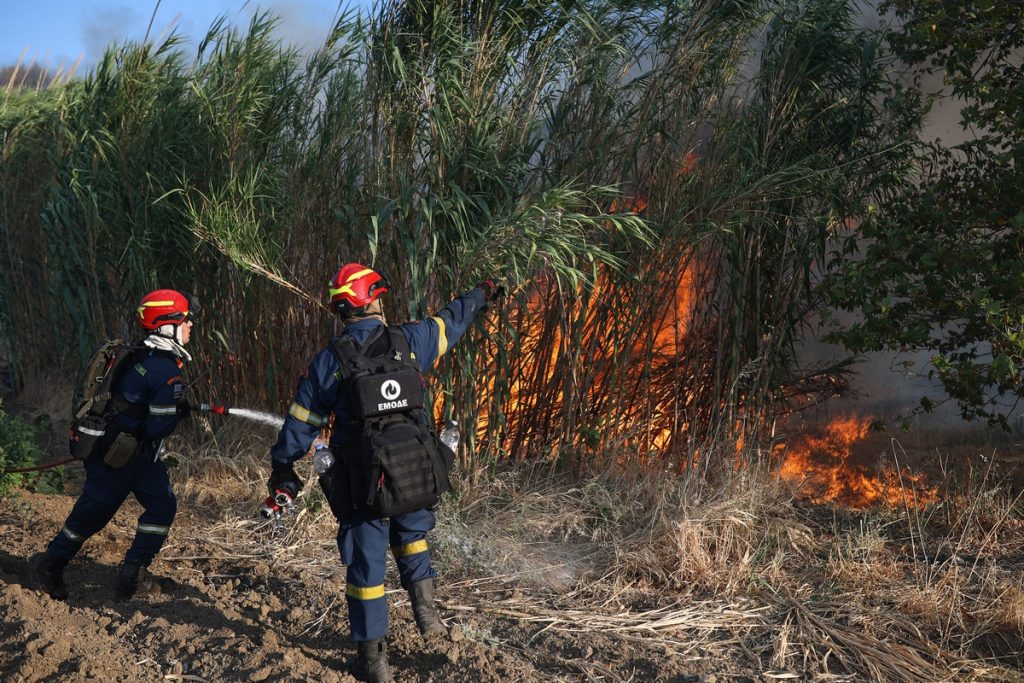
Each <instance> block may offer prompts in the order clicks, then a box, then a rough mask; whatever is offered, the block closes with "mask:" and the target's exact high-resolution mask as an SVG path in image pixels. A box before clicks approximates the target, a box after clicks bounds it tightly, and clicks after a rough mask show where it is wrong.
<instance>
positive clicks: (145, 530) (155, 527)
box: [138, 524, 171, 536]
mask: <svg viewBox="0 0 1024 683" xmlns="http://www.w3.org/2000/svg"><path fill="white" fill-rule="evenodd" d="M170 530H171V527H169V526H160V525H159V524H140V525H139V526H138V531H139V533H140V534H156V535H158V536H166V535H167V532H169V531H170Z"/></svg>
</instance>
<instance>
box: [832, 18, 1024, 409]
mask: <svg viewBox="0 0 1024 683" xmlns="http://www.w3.org/2000/svg"><path fill="white" fill-rule="evenodd" d="M883 9H884V10H888V11H891V12H892V13H893V14H894V15H895V16H896V17H898V18H899V20H900V22H901V28H900V29H899V30H898V31H896V32H894V33H893V34H892V35H891V36H890V40H891V44H892V46H893V48H894V49H895V51H896V54H897V55H899V56H900V58H901V59H902V60H903V61H904V62H905V63H906V64H908V65H909V66H911V67H912V68H913V69H914V70H915V72H916V73H917V80H915V81H914V83H913V85H912V86H911V88H910V89H911V90H912V91H916V94H917V95H918V97H919V101H920V102H921V103H922V108H923V109H924V108H926V107H927V105H928V104H929V103H931V102H933V101H934V100H935V98H936V97H939V96H945V97H949V96H952V97H953V98H956V99H957V100H960V101H962V102H963V103H964V106H963V108H962V110H961V121H960V123H961V125H962V126H963V128H964V130H965V131H966V132H967V133H968V136H969V139H968V140H967V141H966V142H963V143H960V144H957V145H955V146H951V147H947V146H943V145H942V144H941V141H935V142H932V143H922V144H921V145H920V147H919V150H918V152H919V162H920V164H919V168H920V171H919V174H918V176H917V177H916V178H915V179H914V180H913V181H911V182H909V183H907V185H906V186H905V188H904V189H902V190H900V191H899V192H897V193H894V194H893V195H892V196H889V197H887V198H885V199H883V200H882V201H881V203H880V204H879V206H878V207H877V210H876V211H872V212H871V213H870V214H869V216H868V217H867V218H866V220H864V221H863V223H862V224H861V225H860V226H859V227H858V229H857V230H856V232H855V233H854V234H850V235H848V236H847V238H846V239H845V241H843V242H842V243H841V245H840V247H839V248H838V249H837V250H836V251H835V252H834V254H833V256H834V258H833V259H832V261H831V264H830V266H831V268H830V274H829V275H828V277H827V278H826V280H825V287H824V291H826V292H827V293H828V295H829V297H830V298H831V303H832V304H833V305H834V306H835V307H836V308H838V309H841V310H846V311H854V312H857V313H859V314H860V316H861V318H860V321H859V322H857V323H856V324H853V325H847V326H844V327H841V328H836V329H835V330H834V333H833V335H832V340H833V341H840V342H842V343H844V344H845V345H846V346H847V347H848V348H849V349H850V350H851V351H853V352H855V353H862V352H868V351H880V350H891V351H892V350H895V351H919V350H929V351H932V352H933V353H934V355H933V356H932V363H931V368H929V371H928V372H929V375H930V376H933V377H936V376H937V377H938V378H939V379H940V380H941V381H942V383H943V386H944V387H945V389H946V391H947V392H948V394H949V396H950V397H951V398H953V399H955V400H956V401H957V403H958V404H959V406H960V409H961V412H962V414H963V416H964V417H965V418H967V419H972V418H986V419H988V420H989V421H990V422H991V423H1000V424H1002V425H1004V426H1005V425H1006V413H1007V405H1008V401H1013V400H1015V399H1019V397H1020V396H1021V395H1022V388H1024V378H1022V372H1024V304H1022V302H1024V70H1022V48H1024V5H1022V4H1021V3H1015V2H995V1H993V0H984V1H975V2H972V1H968V0H959V1H956V2H948V1H945V0H926V1H925V2H921V1H920V0H892V1H891V2H888V3H886V4H885V5H884V6H883ZM930 74H936V75H941V76H942V83H943V85H944V86H945V90H946V92H945V93H943V94H942V95H939V94H937V93H929V92H927V91H926V89H925V88H924V87H923V86H922V81H923V80H924V78H923V77H925V76H928V75H930ZM932 407H933V406H932V403H931V402H930V401H929V400H928V399H925V398H922V399H921V409H923V410H930V409H931V408H932Z"/></svg>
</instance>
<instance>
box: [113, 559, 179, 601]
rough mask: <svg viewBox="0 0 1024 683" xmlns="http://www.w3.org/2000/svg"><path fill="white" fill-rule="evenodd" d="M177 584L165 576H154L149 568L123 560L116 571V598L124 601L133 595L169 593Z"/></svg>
mask: <svg viewBox="0 0 1024 683" xmlns="http://www.w3.org/2000/svg"><path fill="white" fill-rule="evenodd" d="M177 587H178V584H177V583H175V581H174V579H171V578H168V577H166V576H154V575H153V574H151V573H150V572H149V569H148V568H146V567H143V566H141V565H138V564H131V563H130V562H125V563H124V564H122V565H121V569H120V570H119V571H118V573H117V586H116V587H115V588H116V593H117V599H118V600H120V601H122V602H124V601H126V600H129V599H131V597H132V596H133V595H157V594H160V593H170V592H171V591H173V590H174V589H175V588H177Z"/></svg>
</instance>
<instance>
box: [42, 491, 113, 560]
mask: <svg viewBox="0 0 1024 683" xmlns="http://www.w3.org/2000/svg"><path fill="white" fill-rule="evenodd" d="M119 507H121V503H109V502H104V501H101V500H97V499H96V498H94V497H93V496H91V495H89V494H88V493H85V492H83V493H82V495H81V496H79V497H78V500H77V501H75V506H74V507H73V508H71V514H69V515H68V518H67V521H66V522H64V526H63V527H61V530H60V531H59V532H58V533H57V535H56V536H55V537H54V538H53V540H52V541H50V544H49V545H48V546H47V547H46V552H47V554H48V555H50V556H51V557H54V558H56V559H58V560H63V561H65V562H66V561H68V560H70V559H71V558H72V557H74V556H75V554H76V553H77V552H78V550H79V549H80V548H81V547H82V544H83V543H85V541H86V539H88V538H89V537H90V536H92V535H93V534H95V533H96V532H98V531H99V530H100V529H102V528H103V527H105V526H106V525H107V522H109V521H110V520H111V519H112V518H113V517H114V514H115V513H116V512H117V509H118V508H119Z"/></svg>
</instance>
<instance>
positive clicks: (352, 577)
mask: <svg viewBox="0 0 1024 683" xmlns="http://www.w3.org/2000/svg"><path fill="white" fill-rule="evenodd" d="M338 551H339V552H340V553H341V561H342V562H343V563H345V566H346V567H347V568H348V571H347V575H346V580H347V582H348V585H347V586H346V587H345V601H346V602H347V603H348V620H349V625H350V626H351V628H352V640H354V641H356V642H360V641H364V640H377V639H378V638H383V637H384V636H386V635H387V633H388V602H387V598H386V597H384V575H385V573H386V571H387V552H388V523H387V521H386V520H382V519H378V518H374V517H372V516H371V515H369V514H366V513H357V514H355V515H353V516H352V517H351V518H348V519H346V520H345V521H344V522H342V524H341V525H340V527H339V528H338Z"/></svg>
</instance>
